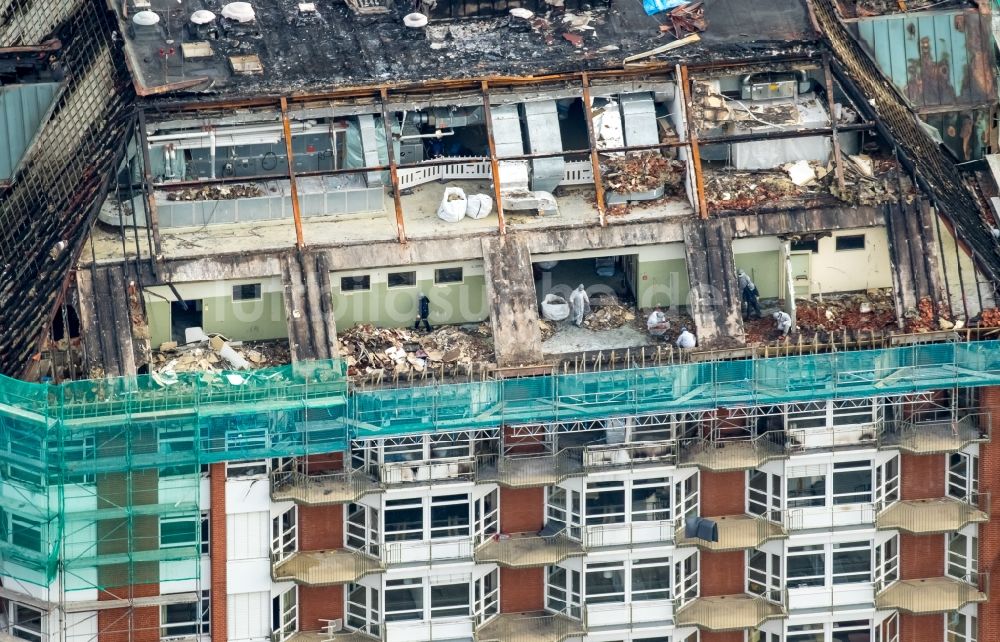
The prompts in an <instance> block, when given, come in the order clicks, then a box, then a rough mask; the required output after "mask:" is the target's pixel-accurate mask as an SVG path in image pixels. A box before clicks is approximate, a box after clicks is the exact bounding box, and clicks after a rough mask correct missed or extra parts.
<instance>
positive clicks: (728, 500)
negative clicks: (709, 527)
mask: <svg viewBox="0 0 1000 642" xmlns="http://www.w3.org/2000/svg"><path fill="white" fill-rule="evenodd" d="M746 478H747V477H746V473H745V472H743V471H741V470H739V471H735V472H728V473H713V472H708V471H702V473H701V515H702V517H721V516H722V515H742V514H743V513H745V512H746V497H745V492H746V491H745V490H744V487H745V485H746Z"/></svg>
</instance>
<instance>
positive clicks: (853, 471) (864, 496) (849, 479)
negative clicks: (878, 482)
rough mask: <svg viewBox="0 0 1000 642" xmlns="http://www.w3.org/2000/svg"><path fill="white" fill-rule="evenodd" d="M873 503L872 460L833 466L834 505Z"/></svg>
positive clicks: (840, 463) (837, 463)
mask: <svg viewBox="0 0 1000 642" xmlns="http://www.w3.org/2000/svg"><path fill="white" fill-rule="evenodd" d="M871 501H872V467H871V460H867V459H866V460H862V461H844V462H836V463H834V464H833V503H834V505H837V504H863V503H868V502H871Z"/></svg>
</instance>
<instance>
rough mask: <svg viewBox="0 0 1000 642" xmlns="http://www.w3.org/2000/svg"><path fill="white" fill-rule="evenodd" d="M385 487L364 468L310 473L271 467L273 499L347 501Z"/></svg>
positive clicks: (309, 502) (315, 502)
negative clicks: (366, 472) (365, 472)
mask: <svg viewBox="0 0 1000 642" xmlns="http://www.w3.org/2000/svg"><path fill="white" fill-rule="evenodd" d="M379 491H381V488H380V487H379V485H378V484H377V483H376V482H375V480H374V479H372V478H371V477H369V476H367V475H365V474H364V473H362V472H360V471H355V470H344V471H338V472H327V473H319V474H309V473H304V472H299V471H297V470H286V469H275V470H272V471H271V499H272V500H274V501H276V502H280V501H293V502H296V503H298V504H307V505H311V506H320V505H324V504H347V503H350V502H354V501H357V500H358V499H360V498H361V497H362V496H364V495H367V494H368V493H375V492H379Z"/></svg>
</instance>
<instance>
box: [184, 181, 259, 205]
mask: <svg viewBox="0 0 1000 642" xmlns="http://www.w3.org/2000/svg"><path fill="white" fill-rule="evenodd" d="M263 195H264V190H263V189H261V188H260V187H258V186H256V185H241V184H236V185H208V186H205V187H189V188H185V189H182V190H178V191H171V192H167V200H168V201H229V200H234V199H238V198H253V197H255V196H263Z"/></svg>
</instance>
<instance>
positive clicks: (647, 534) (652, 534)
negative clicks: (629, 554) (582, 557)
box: [583, 519, 677, 549]
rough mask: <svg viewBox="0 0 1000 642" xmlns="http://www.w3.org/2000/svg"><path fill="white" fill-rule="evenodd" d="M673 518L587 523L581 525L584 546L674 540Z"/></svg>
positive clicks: (622, 544)
mask: <svg viewBox="0 0 1000 642" xmlns="http://www.w3.org/2000/svg"><path fill="white" fill-rule="evenodd" d="M676 530H677V524H676V521H675V520H669V519H661V520H650V521H639V522H623V523H621V524H588V525H586V526H584V527H583V544H584V548H587V549H590V548H601V547H603V546H634V545H636V544H656V543H665V542H672V541H674V537H675V532H676Z"/></svg>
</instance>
